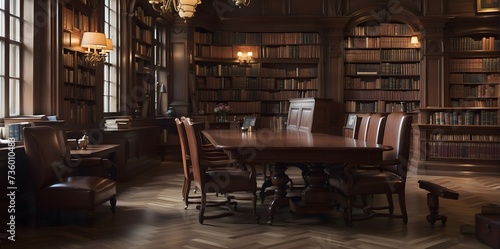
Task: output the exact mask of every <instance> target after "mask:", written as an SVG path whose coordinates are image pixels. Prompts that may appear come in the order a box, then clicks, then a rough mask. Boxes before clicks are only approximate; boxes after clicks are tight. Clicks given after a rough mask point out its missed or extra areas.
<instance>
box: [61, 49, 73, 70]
mask: <svg viewBox="0 0 500 249" xmlns="http://www.w3.org/2000/svg"><path fill="white" fill-rule="evenodd" d="M62 59H63V65H65V66H68V67H75V66H76V63H75V53H73V52H67V53H63V58H62Z"/></svg>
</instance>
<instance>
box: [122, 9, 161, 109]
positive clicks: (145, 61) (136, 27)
mask: <svg viewBox="0 0 500 249" xmlns="http://www.w3.org/2000/svg"><path fill="white" fill-rule="evenodd" d="M141 4H142V2H138V4H137V6H136V8H135V11H134V16H133V18H132V20H133V30H132V44H133V47H132V49H133V55H134V56H133V59H132V63H133V69H134V75H135V79H134V80H133V81H132V82H131V84H130V86H129V90H128V93H129V95H130V97H131V101H130V103H131V105H132V106H130V108H132V109H133V110H130V111H131V112H133V113H134V115H136V117H138V118H141V117H142V118H148V117H154V116H155V108H154V101H155V100H154V93H155V88H154V86H155V85H154V84H155V82H154V71H155V63H154V46H155V45H154V43H155V42H154V25H155V24H154V18H153V16H152V13H149V12H151V11H153V10H152V9H151V8H150V6H142V5H141ZM145 4H147V2H146V3H145Z"/></svg>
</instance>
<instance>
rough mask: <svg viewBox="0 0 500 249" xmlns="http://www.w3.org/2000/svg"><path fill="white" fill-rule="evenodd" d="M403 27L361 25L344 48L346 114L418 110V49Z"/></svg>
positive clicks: (349, 35) (390, 24) (383, 24)
mask: <svg viewBox="0 0 500 249" xmlns="http://www.w3.org/2000/svg"><path fill="white" fill-rule="evenodd" d="M413 35H415V33H414V31H413V30H412V28H411V27H410V26H408V25H406V24H404V23H380V24H378V25H373V23H372V22H370V23H363V24H360V25H358V26H355V27H354V28H352V29H351V30H350V31H349V32H348V34H347V36H346V39H345V45H344V76H345V82H344V83H345V85H344V103H345V112H346V114H348V113H365V112H370V113H390V112H396V111H405V112H410V113H411V112H413V111H414V109H416V108H418V107H419V106H420V99H421V98H420V94H421V93H420V81H421V77H420V73H421V71H420V60H421V53H420V45H419V44H411V37H412V36H413Z"/></svg>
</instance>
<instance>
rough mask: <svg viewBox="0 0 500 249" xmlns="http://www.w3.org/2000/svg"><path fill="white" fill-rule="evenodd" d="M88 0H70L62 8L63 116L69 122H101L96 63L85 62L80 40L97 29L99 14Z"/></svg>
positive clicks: (60, 113)
mask: <svg viewBox="0 0 500 249" xmlns="http://www.w3.org/2000/svg"><path fill="white" fill-rule="evenodd" d="M93 7H94V6H91V5H90V3H88V2H87V1H86V0H72V1H66V4H65V5H64V7H63V11H62V18H61V20H62V34H63V35H62V44H63V48H62V50H63V51H62V68H63V70H62V71H61V72H62V75H61V83H60V88H59V89H60V92H61V94H60V96H61V98H62V100H61V104H60V108H59V118H60V119H63V120H65V122H66V124H68V125H71V124H77V125H78V124H89V123H94V124H95V123H97V119H98V117H97V116H96V115H97V108H98V107H97V100H96V95H97V94H96V77H97V70H96V67H95V66H94V65H92V64H91V63H88V62H86V61H85V58H84V56H85V49H84V48H82V47H80V40H81V37H82V36H83V33H84V32H86V31H95V30H97V29H96V27H97V26H96V25H97V24H96V18H97V17H96V16H95V15H93V11H92V10H93Z"/></svg>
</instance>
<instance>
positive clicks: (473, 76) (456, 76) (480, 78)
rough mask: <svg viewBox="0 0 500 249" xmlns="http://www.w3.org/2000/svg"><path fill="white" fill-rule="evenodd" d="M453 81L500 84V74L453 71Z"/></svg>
mask: <svg viewBox="0 0 500 249" xmlns="http://www.w3.org/2000/svg"><path fill="white" fill-rule="evenodd" d="M450 82H451V83H498V84H500V74H499V73H493V74H486V73H451V74H450Z"/></svg>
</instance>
